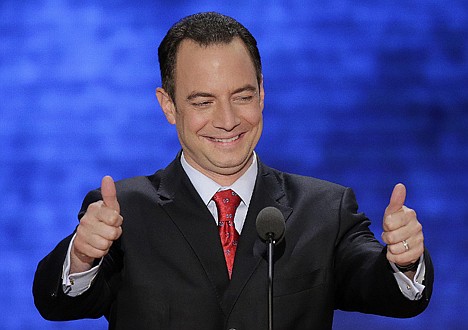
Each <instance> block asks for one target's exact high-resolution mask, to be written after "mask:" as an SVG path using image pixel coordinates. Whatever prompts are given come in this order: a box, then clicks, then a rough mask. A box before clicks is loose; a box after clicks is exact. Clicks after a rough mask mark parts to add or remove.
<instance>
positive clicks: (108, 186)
mask: <svg viewBox="0 0 468 330" xmlns="http://www.w3.org/2000/svg"><path fill="white" fill-rule="evenodd" d="M101 195H102V201H103V202H104V205H106V206H107V207H110V208H111V209H114V210H116V211H117V212H118V213H120V205H119V202H118V201H117V191H116V189H115V183H114V179H112V177H110V176H108V175H106V176H105V177H103V178H102V182H101Z"/></svg>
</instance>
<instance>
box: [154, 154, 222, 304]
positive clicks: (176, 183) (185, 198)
mask: <svg viewBox="0 0 468 330" xmlns="http://www.w3.org/2000/svg"><path fill="white" fill-rule="evenodd" d="M179 156H180V155H179ZM158 194H159V195H160V199H161V202H160V204H161V205H162V207H163V209H164V210H165V211H166V213H167V214H168V216H169V217H170V218H171V220H172V221H173V222H174V224H175V225H176V226H177V227H178V228H179V230H180V232H181V234H182V235H183V236H184V238H185V239H186V240H187V242H188V243H189V244H190V246H191V247H192V249H193V251H194V253H195V255H196V256H197V258H198V260H199V261H200V263H201V265H202V266H203V269H204V270H205V272H206V275H207V276H208V278H209V280H210V281H211V283H212V284H213V287H214V290H215V291H216V295H217V297H218V299H220V300H221V296H222V293H223V292H224V291H225V290H226V288H227V286H228V285H229V278H228V275H227V269H226V262H225V260H224V254H223V250H222V247H221V243H220V240H219V234H218V228H217V226H216V223H215V221H214V220H213V216H212V215H211V213H210V212H209V211H208V208H207V207H206V205H205V204H204V203H203V201H202V199H201V198H200V196H199V195H198V193H197V192H196V190H195V188H194V187H193V185H192V183H191V182H190V179H189V178H188V177H187V175H186V173H185V172H184V170H183V169H182V166H181V165H180V161H179V157H178V158H177V159H176V160H175V161H173V162H172V163H171V164H170V165H169V166H168V167H167V168H166V169H165V170H164V173H162V174H161V183H160V185H159V188H158ZM216 247H219V248H216ZM187 271H190V270H187Z"/></svg>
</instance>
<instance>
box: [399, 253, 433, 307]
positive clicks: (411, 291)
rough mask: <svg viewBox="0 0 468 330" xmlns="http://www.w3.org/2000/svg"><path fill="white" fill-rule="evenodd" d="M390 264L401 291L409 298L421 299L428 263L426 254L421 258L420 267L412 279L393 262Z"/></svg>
mask: <svg viewBox="0 0 468 330" xmlns="http://www.w3.org/2000/svg"><path fill="white" fill-rule="evenodd" d="M390 266H392V269H393V270H394V273H393V276H394V277H395V279H396V281H397V283H398V286H399V288H400V291H401V293H403V295H404V296H405V297H406V298H408V299H409V300H419V299H421V297H422V292H423V291H424V288H425V286H424V285H423V284H422V283H423V281H424V277H425V275H426V265H425V264H424V255H421V257H420V258H419V264H418V269H417V270H416V274H415V275H414V280H413V281H412V280H411V279H410V278H408V276H406V275H405V274H404V273H402V272H401V271H400V270H398V268H397V267H396V265H395V264H394V263H393V262H390Z"/></svg>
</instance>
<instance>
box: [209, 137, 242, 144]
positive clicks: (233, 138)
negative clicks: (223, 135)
mask: <svg viewBox="0 0 468 330" xmlns="http://www.w3.org/2000/svg"><path fill="white" fill-rule="evenodd" d="M238 138H239V135H237V136H234V137H232V138H230V139H213V140H215V141H216V142H223V143H228V142H232V141H236V140H237V139H238Z"/></svg>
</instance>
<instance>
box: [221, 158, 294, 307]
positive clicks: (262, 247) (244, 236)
mask: <svg viewBox="0 0 468 330" xmlns="http://www.w3.org/2000/svg"><path fill="white" fill-rule="evenodd" d="M284 197H285V194H284V191H283V189H282V188H281V185H280V184H279V182H278V179H277V178H276V177H275V175H274V174H273V172H272V171H271V169H269V168H268V167H266V166H264V165H263V164H262V163H261V162H260V161H259V171H258V174H257V181H256V183H255V188H254V192H253V194H252V200H251V201H250V206H249V210H248V212H247V217H246V219H245V223H244V227H243V229H242V233H241V236H240V239H239V246H238V247H237V251H236V258H235V261H234V269H233V275H232V279H231V283H230V284H229V287H228V288H227V290H226V292H225V294H224V296H223V301H222V308H223V310H224V313H225V314H226V315H229V313H230V312H231V310H232V308H233V307H234V305H235V303H236V301H237V299H238V297H239V295H240V294H241V292H242V290H243V288H244V287H245V285H246V284H247V282H248V281H249V279H250V277H251V276H252V274H253V273H254V271H255V269H256V268H257V267H258V265H259V263H260V261H261V260H262V256H263V255H264V254H265V253H266V244H265V243H264V242H263V241H261V239H260V238H259V237H258V235H257V229H256V220H257V215H258V213H259V212H260V211H261V210H262V209H263V208H265V207H267V206H274V207H276V208H278V209H279V210H280V211H281V212H282V213H283V216H284V218H285V220H287V219H288V217H289V215H290V214H291V212H292V209H291V208H290V207H289V206H288V205H287V204H286V201H285V198H284ZM266 277H267V274H265V279H266ZM265 294H266V293H265Z"/></svg>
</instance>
